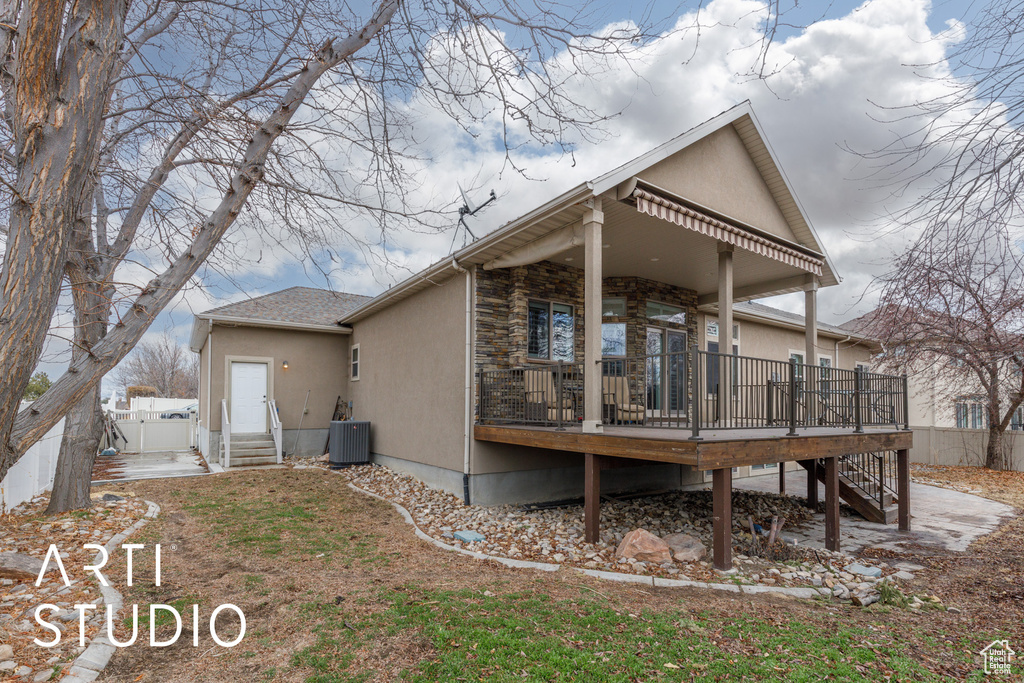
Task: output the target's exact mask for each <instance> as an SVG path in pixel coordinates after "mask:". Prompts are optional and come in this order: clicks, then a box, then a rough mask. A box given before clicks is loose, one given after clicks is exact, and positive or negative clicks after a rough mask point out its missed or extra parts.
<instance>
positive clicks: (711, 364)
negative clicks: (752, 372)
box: [705, 341, 740, 396]
mask: <svg viewBox="0 0 1024 683" xmlns="http://www.w3.org/2000/svg"><path fill="white" fill-rule="evenodd" d="M732 352H733V356H734V357H733V359H732V372H731V373H730V374H731V375H732V395H733V396H735V395H736V390H737V386H738V382H739V376H740V366H739V360H740V359H739V358H737V357H736V356H738V355H739V353H740V347H739V346H737V345H736V344H733V345H732ZM708 353H718V342H713V341H709V342H708ZM712 358H713V357H712ZM718 373H719V367H718V363H717V362H715V361H714V360H711V359H709V360H708V364H707V371H706V378H705V379H706V381H707V391H708V394H709V395H711V396H714V395H717V394H718Z"/></svg>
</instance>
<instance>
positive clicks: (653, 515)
mask: <svg viewBox="0 0 1024 683" xmlns="http://www.w3.org/2000/svg"><path fill="white" fill-rule="evenodd" d="M341 474H342V476H344V477H345V478H347V479H348V480H349V481H351V482H352V483H353V484H355V485H356V486H358V487H359V488H362V489H364V490H366V491H370V492H372V493H375V494H377V495H379V496H382V497H384V498H386V499H388V500H391V501H394V502H396V503H399V504H400V505H402V506H403V507H405V508H406V509H407V510H409V512H410V514H411V515H412V516H413V519H414V520H415V522H416V524H417V526H419V527H420V529H422V530H423V531H424V532H425V533H426V534H428V535H430V536H431V537H433V538H436V539H438V540H441V541H443V542H445V543H448V544H451V545H453V546H456V547H462V548H466V549H468V550H473V551H476V552H482V553H486V554H489V555H495V556H499V557H507V558H512V559H517V560H531V561H537V562H550V563H554V564H560V565H564V566H570V567H579V568H585V569H596V570H602V571H614V572H623V573H630V574H637V575H644V576H659V577H663V578H673V579H689V580H693V581H705V582H731V583H740V584H760V585H766V586H786V587H795V586H810V587H814V588H817V589H818V590H819V592H820V593H821V594H822V595H825V596H833V597H836V598H838V599H843V600H847V599H852V600H853V601H854V602H857V603H865V604H869V603H870V602H873V601H875V600H877V599H878V587H879V583H882V582H887V581H894V580H899V579H912V578H913V574H911V573H910V572H909V571H907V569H914V567H913V566H899V565H896V566H890V565H889V564H887V563H886V562H885V561H883V560H879V559H869V558H853V557H850V556H848V555H846V554H843V553H832V552H829V551H827V550H821V549H812V548H808V547H804V546H793V545H790V546H788V547H786V549H785V550H786V552H787V553H788V554H789V558H788V559H787V560H786V561H785V562H772V561H769V560H766V559H764V558H762V557H754V556H748V555H746V554H744V552H745V551H747V549H748V548H749V546H750V544H751V534H750V532H749V523H748V516H751V517H753V519H754V522H755V523H756V524H759V525H760V526H762V527H763V528H765V529H767V528H768V527H769V525H770V522H771V518H772V516H773V515H778V516H779V517H784V518H785V520H786V527H785V528H784V529H783V532H782V536H783V538H785V537H786V529H788V528H791V527H794V526H799V524H800V523H801V522H804V521H806V520H807V519H809V518H810V516H811V511H810V510H808V509H807V508H805V507H803V505H801V502H802V500H801V499H796V498H789V497H786V496H780V495H776V494H770V493H760V492H749V491H734V492H733V497H732V505H733V542H734V544H735V545H734V556H733V557H734V565H735V568H736V570H735V572H733V573H730V574H725V575H723V574H721V573H719V572H716V571H715V570H714V569H713V568H712V566H711V562H710V560H711V558H710V557H707V556H705V557H704V559H701V560H697V561H692V562H680V561H678V560H677V561H674V562H661V563H652V562H643V561H638V560H637V559H635V558H623V557H616V550H617V548H618V547H619V544H620V543H621V542H622V539H623V537H624V536H625V535H626V534H627V533H629V532H630V531H633V530H634V529H644V530H646V531H648V532H650V533H651V534H654V535H655V536H658V537H659V538H664V537H666V536H670V535H672V534H688V535H690V536H693V537H695V538H696V539H698V540H699V541H700V542H701V543H702V544H703V545H704V547H705V549H709V548H710V547H711V542H712V524H711V523H712V518H711V515H712V512H711V510H712V502H711V492H710V491H672V492H667V493H663V494H657V495H644V496H638V497H606V498H604V499H603V500H602V505H601V541H600V542H598V543H594V544H590V543H586V542H584V540H583V507H582V505H567V506H563V507H554V508H547V509H531V508H529V507H524V506H518V505H515V506H513V505H504V506H496V507H484V506H479V505H464V504H463V502H462V500H461V499H460V498H458V497H457V496H454V495H452V494H450V493H446V492H444V491H440V490H437V489H433V488H431V487H429V486H427V485H426V484H424V483H422V482H421V481H419V480H417V479H416V478H414V477H411V476H409V475H404V474H399V473H397V472H394V471H392V470H390V469H388V468H386V467H382V466H379V465H365V466H358V467H351V468H348V469H346V470H343V471H342V472H341ZM459 532H476V533H478V534H480V535H482V536H483V537H484V539H483V540H482V541H470V542H466V541H463V540H460V539H459V536H464V537H465V536H466V534H464V533H459ZM470 536H471V534H470ZM912 602H913V600H912ZM918 602H919V603H921V604H926V603H928V604H937V600H930V599H928V598H925V600H923V601H921V600H919V601H918ZM914 604H917V603H914Z"/></svg>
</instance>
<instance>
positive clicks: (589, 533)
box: [583, 453, 601, 543]
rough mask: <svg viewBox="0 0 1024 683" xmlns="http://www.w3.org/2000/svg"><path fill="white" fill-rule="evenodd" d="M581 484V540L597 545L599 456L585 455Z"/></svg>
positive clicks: (599, 531) (599, 509) (599, 521)
mask: <svg viewBox="0 0 1024 683" xmlns="http://www.w3.org/2000/svg"><path fill="white" fill-rule="evenodd" d="M585 457H586V464H585V471H586V474H585V476H584V483H583V525H584V534H583V540H585V541H586V542H587V543H597V542H598V541H599V540H601V456H600V455H595V454H593V453H587V454H585Z"/></svg>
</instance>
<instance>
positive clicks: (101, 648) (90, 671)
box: [60, 500, 160, 683]
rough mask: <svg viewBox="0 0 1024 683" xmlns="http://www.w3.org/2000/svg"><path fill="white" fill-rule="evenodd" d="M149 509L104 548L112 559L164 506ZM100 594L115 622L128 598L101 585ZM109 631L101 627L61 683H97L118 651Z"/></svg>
mask: <svg viewBox="0 0 1024 683" xmlns="http://www.w3.org/2000/svg"><path fill="white" fill-rule="evenodd" d="M145 503H146V504H147V505H149V510H147V511H146V514H144V515H143V516H142V519H140V520H139V521H137V522H135V524H132V525H131V526H130V527H128V528H127V529H125V530H124V531H122V532H121V533H119V534H117V535H116V536H114V537H113V538H112V539H110V540H109V541H107V543H106V545H104V546H103V547H104V548H105V549H106V551H107V554H108V555H113V553H114V550H115V549H116V548H117V546H118V545H120V544H121V542H122V541H124V540H125V539H126V538H128V537H129V536H131V535H132V534H134V533H135V532H136V531H138V530H139V529H141V528H142V527H144V526H145V525H146V524H147V523H148V522H149V521H150V520H151V519H154V518H156V516H157V515H158V514H160V506H159V505H157V504H156V503H153V502H150V501H148V500H147V501H145ZM102 557H103V554H102V553H96V559H95V560H93V563H94V564H98V563H99V562H100V560H101V559H102ZM100 593H101V594H102V596H103V603H104V604H107V605H112V606H113V608H114V609H113V610H111V613H110V616H111V618H115V617H116V616H117V614H118V612H120V611H121V607H123V606H124V598H123V597H122V596H121V594H120V593H119V592H118V591H117V590H116V589H115V588H114V587H113V586H104V585H102V584H100ZM106 628H108V626H107V623H106V621H105V620H104V622H103V624H102V625H101V626H100V634H101V635H98V636H96V637H95V638H93V639H92V642H90V643H89V647H87V648H86V649H85V652H83V653H82V654H80V655H78V657H77V658H75V661H74V662H72V663H71V666H70V668H69V669H68V673H67V675H66V676H64V678H62V679H60V680H61V683H92V681H94V680H96V679H97V678H98V677H99V675H100V672H101V671H103V669H104V668H105V667H106V666H107V664H108V663H109V662H110V658H111V657H112V656H113V655H114V652H116V651H117V648H116V647H114V645H113V644H112V643H111V642H110V641H109V640H107V637H106V636H105V635H102V634H103V633H104V629H106Z"/></svg>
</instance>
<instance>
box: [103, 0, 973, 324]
mask: <svg viewBox="0 0 1024 683" xmlns="http://www.w3.org/2000/svg"><path fill="white" fill-rule="evenodd" d="M763 7H764V5H763V4H762V3H757V2H752V1H751V0H715V1H714V2H712V3H710V4H709V5H707V6H706V7H705V8H704V10H702V13H701V22H702V25H703V28H702V30H701V31H700V35H699V41H698V40H697V33H696V32H694V31H692V30H683V29H685V28H686V27H690V26H692V24H693V20H694V16H693V15H692V14H689V15H684V16H682V17H680V18H679V20H678V23H677V27H678V28H679V29H680V30H679V31H678V32H673V33H669V34H668V35H666V36H665V37H663V38H661V39H660V40H657V41H654V42H652V43H650V44H647V45H643V46H640V47H638V48H637V50H636V54H635V56H636V60H635V61H634V62H633V63H632V64H630V65H626V64H624V63H622V62H614V61H609V62H606V63H601V64H596V66H599V67H600V68H602V69H604V72H603V73H602V74H601V77H600V78H598V79H596V80H585V79H582V78H568V79H567V81H566V84H565V86H564V88H565V91H564V92H563V94H565V95H567V96H569V97H571V98H574V99H575V100H576V101H578V102H580V103H581V104H582V105H584V106H587V107H590V108H593V109H596V110H599V111H603V112H607V113H613V112H616V111H619V110H623V114H622V115H621V116H619V117H617V118H615V119H613V120H611V121H610V122H608V123H607V124H606V126H605V130H604V135H603V139H602V140H601V141H600V142H599V143H591V142H585V141H577V142H578V145H577V147H576V149H575V151H574V153H573V155H572V156H571V157H570V156H563V155H561V154H559V153H558V151H557V150H540V151H537V150H535V149H531V153H530V155H529V156H526V157H522V158H520V161H522V162H523V164H524V167H525V170H526V172H527V174H528V175H529V176H530V177H532V178H540V180H528V179H526V178H524V177H523V176H521V175H520V174H518V173H516V172H514V171H513V170H512V169H510V168H509V166H508V165H507V163H506V159H505V157H504V153H503V151H502V150H499V149H497V148H496V147H495V144H494V142H495V141H496V140H501V131H502V128H501V126H502V121H501V119H500V117H499V116H498V114H497V113H495V112H492V113H490V114H489V115H486V116H482V117H481V118H480V119H479V120H477V121H475V122H474V123H473V125H472V131H473V134H474V136H473V137H471V136H469V135H467V134H466V133H465V132H464V131H462V130H461V129H460V127H459V126H458V125H457V124H456V123H454V122H453V121H452V120H451V119H450V118H449V117H447V116H446V115H445V114H443V113H441V112H439V111H437V110H436V109H432V108H431V107H430V106H429V105H428V103H427V102H425V101H423V100H422V99H421V98H420V99H413V100H412V101H410V102H407V103H405V104H404V106H403V108H402V112H401V113H403V114H404V115H406V116H408V117H409V118H410V119H411V120H413V121H414V125H413V126H412V128H411V129H410V130H409V131H408V136H409V138H410V139H413V140H416V141H417V143H416V145H415V147H414V148H413V152H414V154H413V155H412V156H410V158H409V159H406V160H405V161H404V162H403V166H404V170H405V171H406V172H407V173H408V174H409V176H410V177H411V178H412V179H413V180H414V182H413V184H412V186H411V187H410V188H409V193H410V202H411V203H412V204H414V205H415V204H419V205H422V206H429V207H430V208H432V209H434V210H449V211H450V210H452V209H454V208H455V207H457V206H458V205H459V204H460V203H461V200H460V198H459V196H458V189H457V185H458V184H462V185H463V186H464V187H467V189H468V188H472V190H471V192H470V193H471V195H472V196H473V197H474V199H476V200H478V201H482V200H483V199H484V198H485V197H486V194H487V192H488V191H489V190H490V189H492V188H493V189H494V190H496V191H497V193H498V195H499V200H498V202H496V204H494V205H493V206H491V207H488V208H487V209H486V211H485V212H483V213H481V214H480V215H479V216H477V217H474V218H471V219H469V225H470V227H471V228H472V229H473V230H474V232H476V234H477V235H478V236H479V235H481V234H485V233H487V232H489V231H490V230H493V229H495V228H496V227H498V226H499V225H501V224H503V223H505V222H507V221H508V220H511V219H513V218H515V217H516V216H518V215H520V214H521V213H523V211H525V210H528V209H529V208H532V207H534V206H536V205H538V204H540V203H541V202H543V201H544V200H545V199H548V198H550V197H553V196H555V195H557V194H558V193H559V192H562V191H564V190H566V189H568V188H569V187H572V186H573V185H575V184H577V183H579V182H580V181H582V180H584V179H587V178H591V177H594V176H596V175H599V174H600V173H602V172H604V171H606V170H608V169H610V168H612V167H614V166H617V165H618V164H620V163H623V162H625V161H627V160H628V159H630V158H633V157H634V156H636V155H637V154H639V153H641V152H643V151H646V150H647V149H650V148H651V147H653V146H655V145H657V144H660V143H662V142H664V141H665V140H668V139H670V138H672V137H674V136H676V135H678V134H680V133H681V132H683V131H685V130H687V129H689V128H691V127H693V126H694V125H696V124H698V123H700V122H701V121H704V120H706V119H708V118H710V117H711V116H714V115H715V114H717V113H719V112H721V111H723V110H725V109H727V108H729V107H731V106H733V105H734V104H736V103H737V102H739V101H742V100H744V99H750V100H751V101H752V102H753V105H754V108H755V110H756V111H757V113H758V117H759V119H760V120H761V122H762V124H763V125H764V127H765V129H766V132H767V134H768V137H769V140H770V142H771V144H772V146H773V148H774V149H775V151H776V153H777V154H778V156H779V158H780V161H781V164H782V166H783V168H784V170H785V171H786V174H787V175H788V177H789V179H790V181H791V183H792V186H793V188H794V190H795V191H796V193H797V195H798V196H799V197H800V198H801V200H802V202H803V205H804V207H805V208H806V210H807V213H808V216H809V218H810V220H811V222H812V224H813V225H814V226H815V227H816V229H817V230H818V232H819V235H820V236H821V238H822V241H823V242H824V244H825V247H826V248H827V249H828V251H829V253H830V255H831V256H832V258H833V260H834V261H835V263H836V265H837V269H838V271H839V272H840V274H841V275H843V276H844V278H845V280H846V281H845V282H844V284H842V285H841V286H839V287H834V288H828V289H825V290H822V292H821V295H820V304H819V308H820V315H821V317H822V318H823V319H824V320H826V321H829V322H838V321H840V320H844V319H848V318H851V317H854V316H855V315H859V314H860V313H863V312H865V311H866V310H867V309H868V308H869V307H870V304H871V300H870V298H867V299H864V300H861V295H862V294H863V292H864V290H865V288H866V287H867V285H868V284H869V283H870V281H871V275H872V273H876V272H878V271H879V269H880V268H882V267H883V265H882V261H883V260H884V259H885V257H887V256H888V254H889V253H891V250H892V249H895V248H897V247H898V246H899V245H900V244H901V239H900V238H898V237H895V238H891V239H889V240H887V241H878V240H873V241H871V242H866V241H865V236H866V235H870V234H871V233H872V232H874V231H876V230H877V229H878V226H880V225H884V222H883V221H881V220H880V219H879V218H878V217H879V216H880V215H883V214H884V211H885V210H886V209H892V208H893V206H892V205H891V204H890V205H888V206H886V205H884V204H883V202H884V201H885V200H887V199H888V198H889V197H888V195H889V191H890V189H889V188H886V187H879V186H878V183H877V181H874V180H872V179H871V178H870V177H869V176H870V174H871V172H872V170H873V169H872V168H871V167H870V166H869V165H868V164H866V163H865V162H864V160H863V159H861V158H859V157H857V156H856V155H853V154H851V153H849V152H848V151H846V148H853V149H860V150H874V149H878V148H880V147H882V146H883V145H885V144H886V143H888V142H890V141H891V140H892V138H893V136H894V135H896V134H899V133H900V132H901V131H905V130H908V129H909V128H910V127H911V126H914V125H915V122H914V121H906V122H902V123H898V124H892V125H885V124H881V123H879V122H877V121H876V120H874V119H873V117H874V116H877V115H878V114H879V110H878V109H877V108H876V107H875V105H874V104H873V103H880V104H884V105H888V106H898V105H903V104H907V103H912V102H914V101H916V100H918V99H921V98H926V97H931V96H935V95H936V94H941V89H942V88H943V87H946V86H944V85H943V83H941V82H939V81H934V80H933V81H929V80H924V79H922V78H920V77H919V72H920V71H921V69H920V68H915V67H913V66H912V65H915V64H917V65H920V64H933V65H935V66H934V67H931V73H932V74H933V75H934V74H938V75H943V74H945V73H947V72H946V69H947V67H946V65H945V63H944V61H943V58H944V54H945V50H946V48H947V46H948V43H949V41H950V40H951V39H953V38H956V37H957V31H956V30H953V31H951V32H950V33H949V34H948V35H946V36H943V37H941V38H940V37H937V36H936V34H934V33H933V32H932V31H931V30H930V29H929V27H928V21H929V19H930V18H932V17H930V14H931V13H932V11H933V10H932V7H931V5H930V3H929V2H927V0H873V1H871V2H866V3H864V4H863V5H861V6H860V7H858V8H856V9H854V10H853V11H851V12H850V13H849V14H847V15H845V16H840V17H836V18H834V19H830V20H828V21H822V22H819V23H816V24H813V25H811V26H810V27H808V28H806V29H805V30H802V31H800V32H798V33H796V34H794V35H792V36H791V37H789V38H787V39H785V40H784V41H781V42H778V43H776V44H775V45H773V46H772V49H771V50H770V52H769V55H768V63H769V65H771V66H776V67H777V68H778V72H777V73H775V74H774V75H772V76H771V77H769V78H768V80H767V82H766V83H764V82H760V81H758V80H756V79H751V78H749V77H748V76H747V75H746V74H747V72H748V71H749V68H750V65H751V64H752V62H753V60H754V59H755V58H756V56H757V51H758V46H759V40H760V33H759V26H758V23H757V22H758V21H759V17H760V16H763V15H762V14H761V11H762V10H763ZM932 19H933V18H932ZM933 23H935V22H934V21H933ZM956 28H957V29H958V28H959V27H956ZM333 87H336V88H337V89H336V90H335V91H333V92H332V90H331V89H330V88H325V89H324V90H323V91H322V92H320V93H318V97H319V98H321V101H322V102H330V101H332V100H331V98H334V100H333V101H334V102H335V103H336V104H337V105H338V106H340V105H341V103H344V102H345V101H346V100H347V99H349V98H351V97H352V93H351V92H348V91H345V90H344V88H339V87H337V86H333ZM352 125H360V124H358V123H356V124H352ZM513 135H514V136H516V137H517V138H518V139H521V130H515V131H513ZM315 144H316V145H328V143H327V142H325V141H322V140H317V141H315ZM322 149H329V150H330V154H327V156H328V157H329V158H331V159H333V160H334V163H335V164H336V165H335V168H336V169H337V170H338V171H341V172H345V171H351V172H353V173H354V174H355V175H356V176H358V175H359V174H361V173H366V172H368V171H367V169H370V168H372V154H371V153H370V152H368V151H366V150H360V149H356V148H352V147H345V146H344V144H343V143H337V144H336V145H335V147H333V148H332V147H330V146H329V145H328V146H326V147H323V148H322ZM352 169H355V171H352ZM180 191H181V192H183V193H187V192H192V193H194V194H196V196H197V197H200V198H201V199H202V200H203V201H204V202H205V201H209V200H210V198H209V197H208V196H206V194H204V192H203V191H202V190H201V189H196V188H195V187H186V186H184V185H183V186H182V188H181V189H180ZM343 215H344V220H342V219H339V221H338V222H339V224H340V225H338V226H333V227H332V228H331V229H336V230H340V229H343V230H344V232H345V234H341V233H340V232H339V234H338V236H337V238H336V240H335V242H334V243H333V246H335V247H336V251H337V252H338V253H339V255H340V257H341V258H342V259H344V260H345V262H343V263H331V262H328V261H327V260H326V259H325V260H324V262H322V263H318V264H317V268H313V267H310V266H309V264H308V263H307V264H306V265H305V267H303V266H302V265H301V264H299V263H297V262H296V253H298V252H297V250H294V249H292V250H289V249H286V248H285V247H286V246H287V235H286V234H283V233H279V232H275V228H274V226H273V225H269V226H268V225H260V224H259V219H260V218H261V217H260V216H253V217H251V220H250V221H249V222H248V223H247V224H244V225H239V226H237V228H236V229H234V230H233V231H232V232H231V234H230V235H229V237H228V238H227V241H226V244H225V246H224V247H223V248H222V249H221V251H220V264H221V265H220V266H219V267H220V268H221V269H222V270H223V271H225V272H226V274H227V275H228V276H229V277H230V278H237V279H238V280H239V281H242V282H248V283H251V282H253V281H256V280H258V281H259V283H260V285H259V286H258V287H246V291H245V292H244V293H241V292H237V291H234V289H233V288H232V286H231V285H230V284H228V285H224V284H223V283H224V282H225V280H224V279H223V278H220V277H215V276H213V275H208V276H207V278H206V282H207V284H213V283H221V284H220V286H219V288H217V289H214V290H211V291H203V290H201V289H199V288H193V289H190V290H188V291H186V292H183V293H182V294H180V295H179V296H178V297H177V299H176V300H175V304H174V305H173V309H174V311H175V315H174V327H175V331H180V332H179V334H181V335H184V334H185V332H184V330H186V329H187V328H188V324H187V322H188V318H189V317H190V316H189V313H190V312H194V311H201V310H206V309H209V308H212V307H215V306H217V305H222V304H223V303H227V302H229V301H232V300H237V299H239V298H243V297H245V296H256V295H259V294H263V293H267V292H269V291H274V290H275V289H279V288H281V287H283V286H289V285H292V284H297V283H298V284H311V285H313V286H323V285H324V282H325V280H324V279H323V278H318V273H317V269H318V268H319V269H320V270H322V271H325V272H327V273H328V280H327V281H329V282H330V284H331V286H333V287H336V288H338V289H343V290H347V291H353V292H357V293H363V294H374V293H377V292H379V291H381V290H383V289H385V288H387V286H388V285H389V284H393V283H396V282H400V281H401V280H404V279H405V278H407V277H408V276H409V275H411V274H412V273H415V272H416V271H418V270H421V269H422V268H424V267H426V266H428V265H429V264H430V263H432V262H434V261H436V260H438V259H439V258H441V257H443V256H444V255H445V254H447V253H448V251H449V248H450V246H451V244H452V241H453V240H452V232H451V230H447V231H445V232H442V233H438V232H432V231H430V230H423V231H420V232H411V231H406V232H402V233H396V234H391V235H389V236H388V240H387V243H386V245H382V239H381V234H380V226H379V225H378V224H377V223H376V222H375V221H374V220H372V219H370V218H367V217H366V215H365V212H364V213H360V212H358V211H349V212H346V213H344V214H343ZM432 220H434V222H435V223H438V220H437V219H436V218H434V219H432ZM455 221H456V217H455V216H454V215H453V216H452V217H451V220H450V222H449V223H448V224H447V225H448V226H450V227H454V225H455ZM441 225H444V224H443V223H441ZM324 229H325V230H327V229H328V228H324ZM268 236H270V237H271V238H272V239H270V240H269V241H268V239H267V238H268ZM461 242H462V236H461V235H459V236H458V239H457V242H456V246H460V245H461ZM361 243H363V244H371V245H376V246H375V247H374V248H373V249H372V250H364V252H362V253H361V252H360V250H359V248H358V245H359V244H361ZM159 260H160V257H159V255H158V254H156V253H152V252H147V254H146V258H144V259H143V261H144V262H146V263H156V262H158V261H159ZM124 270H125V272H124V276H123V279H124V280H125V281H128V282H132V283H134V284H139V283H141V282H142V281H144V279H146V278H145V277H144V276H145V272H144V269H143V268H141V267H138V266H126V267H125V269H124ZM303 270H305V271H306V273H307V274H305V275H304V274H303ZM780 305H782V306H785V307H787V308H791V309H795V310H800V309H801V307H802V303H801V302H799V299H796V300H794V298H793V297H789V298H785V299H783V300H782V301H781V304H780ZM156 327H160V323H159V322H158V324H157V325H156Z"/></svg>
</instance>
